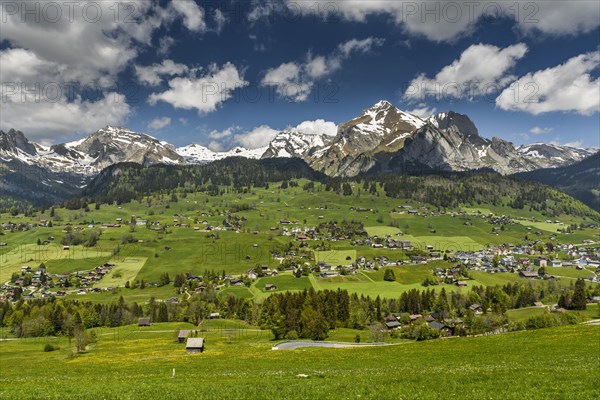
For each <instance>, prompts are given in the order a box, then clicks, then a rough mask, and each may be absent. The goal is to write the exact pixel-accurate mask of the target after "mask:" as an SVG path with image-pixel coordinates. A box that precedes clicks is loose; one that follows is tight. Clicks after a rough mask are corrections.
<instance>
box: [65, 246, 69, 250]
mask: <svg viewBox="0 0 600 400" xmlns="http://www.w3.org/2000/svg"><path fill="white" fill-rule="evenodd" d="M70 249H71V247H70V246H63V250H70Z"/></svg>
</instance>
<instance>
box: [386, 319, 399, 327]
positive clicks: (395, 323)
mask: <svg viewBox="0 0 600 400" xmlns="http://www.w3.org/2000/svg"><path fill="white" fill-rule="evenodd" d="M385 327H386V328H388V329H400V328H402V325H400V322H398V321H396V320H394V321H386V323H385Z"/></svg>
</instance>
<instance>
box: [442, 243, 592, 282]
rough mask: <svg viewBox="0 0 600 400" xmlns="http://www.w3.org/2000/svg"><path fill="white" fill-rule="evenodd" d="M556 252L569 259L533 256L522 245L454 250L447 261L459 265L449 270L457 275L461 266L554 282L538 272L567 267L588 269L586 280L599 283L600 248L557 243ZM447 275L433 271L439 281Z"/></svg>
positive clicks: (549, 276)
mask: <svg viewBox="0 0 600 400" xmlns="http://www.w3.org/2000/svg"><path fill="white" fill-rule="evenodd" d="M555 250H561V251H565V252H566V253H567V255H568V256H569V261H566V260H561V259H560V258H558V257H546V256H541V255H539V256H536V257H530V256H532V255H535V250H534V247H533V246H532V245H523V246H519V247H517V246H513V245H506V246H491V247H489V248H488V249H484V250H479V251H457V252H456V253H454V254H453V255H452V256H451V257H449V258H448V260H449V261H451V262H457V263H459V264H458V265H457V266H455V267H453V268H452V269H451V271H450V273H451V274H453V275H455V274H456V269H457V268H459V267H460V266H465V267H467V269H469V270H477V271H485V272H487V273H490V274H494V273H500V272H518V273H519V275H520V276H521V277H523V278H529V279H533V278H535V279H537V278H542V277H545V279H554V278H555V277H554V276H552V275H546V276H544V274H542V275H540V274H539V273H538V271H539V269H540V268H542V267H568V268H575V269H578V270H583V269H588V270H591V271H593V272H595V274H594V273H593V272H591V273H590V277H589V279H590V280H592V281H594V282H598V281H600V279H599V278H598V276H597V275H600V247H598V248H588V249H582V248H579V249H578V248H575V247H573V246H572V245H570V244H559V245H557V246H556V247H555ZM448 273H449V272H448V271H446V270H441V269H439V268H438V269H436V274H437V275H438V277H440V278H446V277H448V275H447V274H448Z"/></svg>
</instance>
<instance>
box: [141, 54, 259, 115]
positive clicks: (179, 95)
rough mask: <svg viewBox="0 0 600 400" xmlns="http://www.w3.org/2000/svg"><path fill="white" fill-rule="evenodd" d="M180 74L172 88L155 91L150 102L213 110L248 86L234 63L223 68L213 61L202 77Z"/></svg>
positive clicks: (171, 82)
mask: <svg viewBox="0 0 600 400" xmlns="http://www.w3.org/2000/svg"><path fill="white" fill-rule="evenodd" d="M195 75H196V74H193V75H192V76H187V77H177V78H173V79H171V80H170V81H169V89H168V90H166V91H164V92H161V93H152V94H151V95H150V96H149V98H148V101H149V103H150V104H152V105H154V104H156V103H157V102H158V101H164V102H166V103H169V104H171V105H172V106H173V107H175V108H182V109H186V110H191V109H195V110H197V111H198V112H200V113H203V114H205V113H210V112H213V111H215V110H216V109H217V107H218V106H220V105H221V104H222V103H224V102H225V101H227V100H229V99H230V98H231V97H232V96H233V92H234V90H236V89H237V88H240V87H244V86H247V85H248V82H247V81H245V80H244V78H243V76H242V74H241V72H240V71H238V69H237V67H236V66H235V65H233V64H232V63H230V62H227V63H225V64H224V65H223V66H222V67H219V66H218V65H216V64H212V65H210V66H209V67H208V69H207V71H206V74H204V75H202V76H195Z"/></svg>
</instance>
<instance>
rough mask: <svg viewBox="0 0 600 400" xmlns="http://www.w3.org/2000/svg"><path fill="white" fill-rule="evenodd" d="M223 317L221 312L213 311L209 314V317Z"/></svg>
mask: <svg viewBox="0 0 600 400" xmlns="http://www.w3.org/2000/svg"><path fill="white" fill-rule="evenodd" d="M219 318H221V314H219V313H218V312H213V313H210V314H208V319H219Z"/></svg>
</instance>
